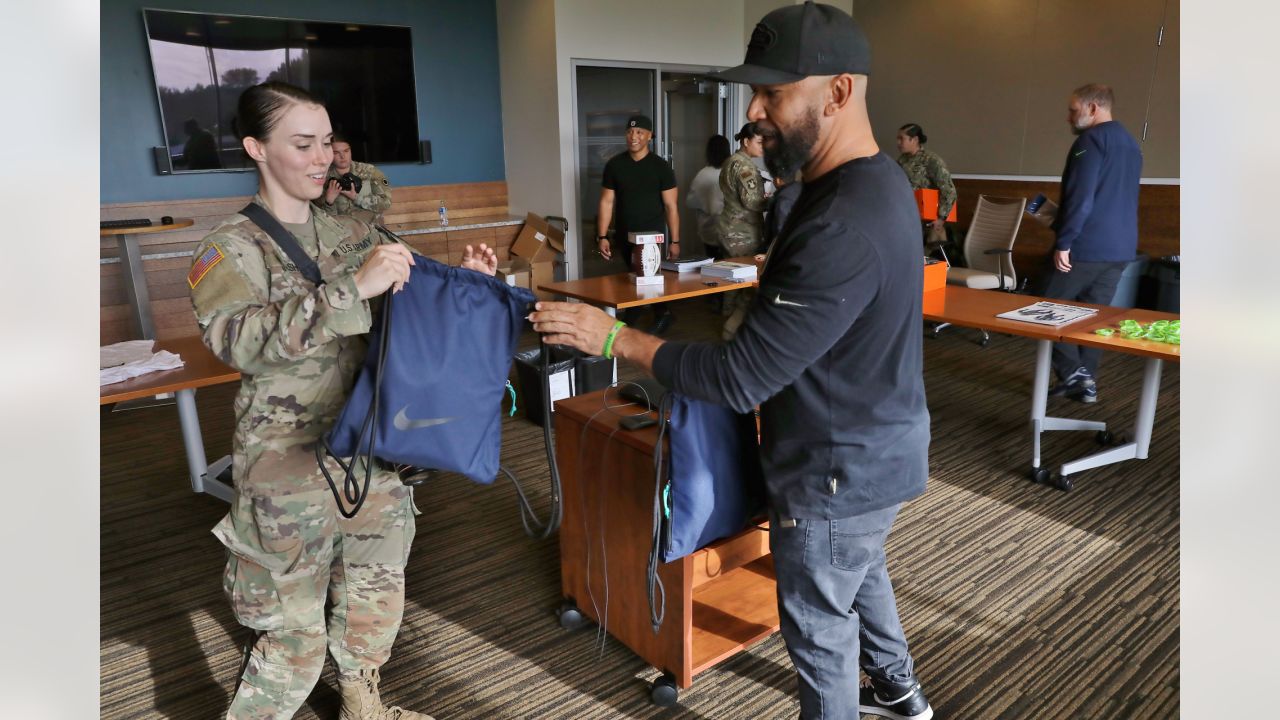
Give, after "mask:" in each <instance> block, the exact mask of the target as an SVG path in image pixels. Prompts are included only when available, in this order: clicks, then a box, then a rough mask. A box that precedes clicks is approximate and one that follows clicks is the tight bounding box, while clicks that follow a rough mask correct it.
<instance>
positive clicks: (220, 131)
mask: <svg viewBox="0 0 1280 720" xmlns="http://www.w3.org/2000/svg"><path fill="white" fill-rule="evenodd" d="M142 13H143V22H144V23H145V24H146V29H147V42H148V45H149V48H150V51H151V68H152V73H153V76H154V78H155V83H156V94H157V96H158V97H159V100H160V116H161V121H162V123H163V125H164V135H165V136H164V138H163V140H164V144H165V145H166V146H167V147H168V150H169V159H170V162H171V164H172V169H173V171H174V172H208V171H218V170H224V171H225V170H244V169H250V168H252V167H253V164H252V162H251V161H250V160H249V158H248V157H247V156H246V155H245V154H244V151H243V150H242V149H241V146H240V141H239V140H238V139H237V138H236V134H235V130H234V129H233V127H232V119H233V118H234V117H235V114H236V103H237V101H238V100H239V99H240V94H241V93H242V92H244V90H245V89H246V88H248V87H250V86H252V85H255V84H257V83H260V82H266V81H269V80H281V81H284V82H288V83H291V84H293V85H297V86H299V87H302V88H306V89H307V90H309V91H311V92H312V93H313V94H314V95H316V96H317V97H319V98H320V99H321V100H322V101H323V102H324V104H325V106H326V107H327V108H328V109H329V119H330V120H331V121H332V123H333V128H334V130H335V131H337V132H340V133H342V134H344V135H345V136H347V137H348V138H349V139H350V141H351V146H352V154H353V155H354V158H355V159H356V160H359V161H362V162H371V163H394V162H417V161H418V159H419V151H418V112H417V107H418V105H417V97H416V93H415V91H414V89H415V86H414V80H413V46H412V44H411V40H410V37H409V28H407V27H397V26H391V25H365V24H354V23H334V22H316V21H311V20H288V19H280V18H266V17H249V16H245V15H213V14H206V13H197V12H178V11H172V10H151V9H145V10H143V11H142Z"/></svg>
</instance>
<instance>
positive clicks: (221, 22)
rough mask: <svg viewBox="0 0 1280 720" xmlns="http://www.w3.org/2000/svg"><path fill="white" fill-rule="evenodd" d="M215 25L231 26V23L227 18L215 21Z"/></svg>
mask: <svg viewBox="0 0 1280 720" xmlns="http://www.w3.org/2000/svg"><path fill="white" fill-rule="evenodd" d="M213 24H214V25H230V24H231V21H230V20H228V19H226V18H218V19H217V20H214V21H213Z"/></svg>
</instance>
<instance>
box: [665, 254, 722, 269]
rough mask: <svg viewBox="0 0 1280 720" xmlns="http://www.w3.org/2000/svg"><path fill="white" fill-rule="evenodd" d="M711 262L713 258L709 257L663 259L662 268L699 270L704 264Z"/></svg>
mask: <svg viewBox="0 0 1280 720" xmlns="http://www.w3.org/2000/svg"><path fill="white" fill-rule="evenodd" d="M710 264H711V258H709V257H693V258H675V259H672V260H663V261H662V269H663V270H674V271H676V272H689V271H690V270H697V269H698V268H700V267H702V266H703V265H710Z"/></svg>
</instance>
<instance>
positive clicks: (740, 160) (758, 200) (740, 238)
mask: <svg viewBox="0 0 1280 720" xmlns="http://www.w3.org/2000/svg"><path fill="white" fill-rule="evenodd" d="M720 191H721V192H722V193H724V209H723V210H721V211H720V217H719V219H718V220H717V221H716V234H717V235H718V236H719V239H720V245H721V247H723V248H724V251H725V254H726V256H728V257H736V256H740V255H750V254H752V253H754V252H755V251H756V250H757V249H758V248H759V247H760V241H761V239H762V237H763V235H764V209H765V207H766V206H767V205H768V199H767V198H766V197H765V195H764V178H762V177H761V176H760V169H759V168H757V167H756V164H755V163H754V162H752V160H751V156H750V155H747V154H746V153H745V152H743V151H742V150H739V151H738V152H736V153H734V154H732V155H730V156H729V159H728V160H726V161H725V162H724V165H723V166H722V167H721V168H720Z"/></svg>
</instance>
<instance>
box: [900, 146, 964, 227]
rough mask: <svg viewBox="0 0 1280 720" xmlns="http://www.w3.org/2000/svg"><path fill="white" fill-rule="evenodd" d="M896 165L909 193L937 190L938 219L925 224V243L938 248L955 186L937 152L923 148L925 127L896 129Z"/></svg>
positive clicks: (949, 211) (953, 201)
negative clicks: (902, 175) (905, 178)
mask: <svg viewBox="0 0 1280 720" xmlns="http://www.w3.org/2000/svg"><path fill="white" fill-rule="evenodd" d="M897 139H898V153H899V155H898V165H900V166H901V167H902V170H903V172H905V173H906V174H907V180H909V181H910V182H911V189H912V190H921V189H929V190H937V191H938V219H936V220H933V221H931V222H928V223H926V224H925V242H926V243H927V244H929V245H936V246H941V245H943V244H944V243H946V242H947V215H950V214H951V208H952V207H954V206H955V204H956V186H955V183H953V182H951V173H950V172H949V171H948V170H947V164H946V163H945V162H943V161H942V158H940V157H938V155H937V153H934V152H932V151H930V150H926V149H925V148H924V144H925V143H927V142H929V137H928V136H927V135H925V134H924V128H922V127H920V126H919V125H917V124H915V123H907V124H906V125H903V126H902V127H900V128H898V138H897Z"/></svg>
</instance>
